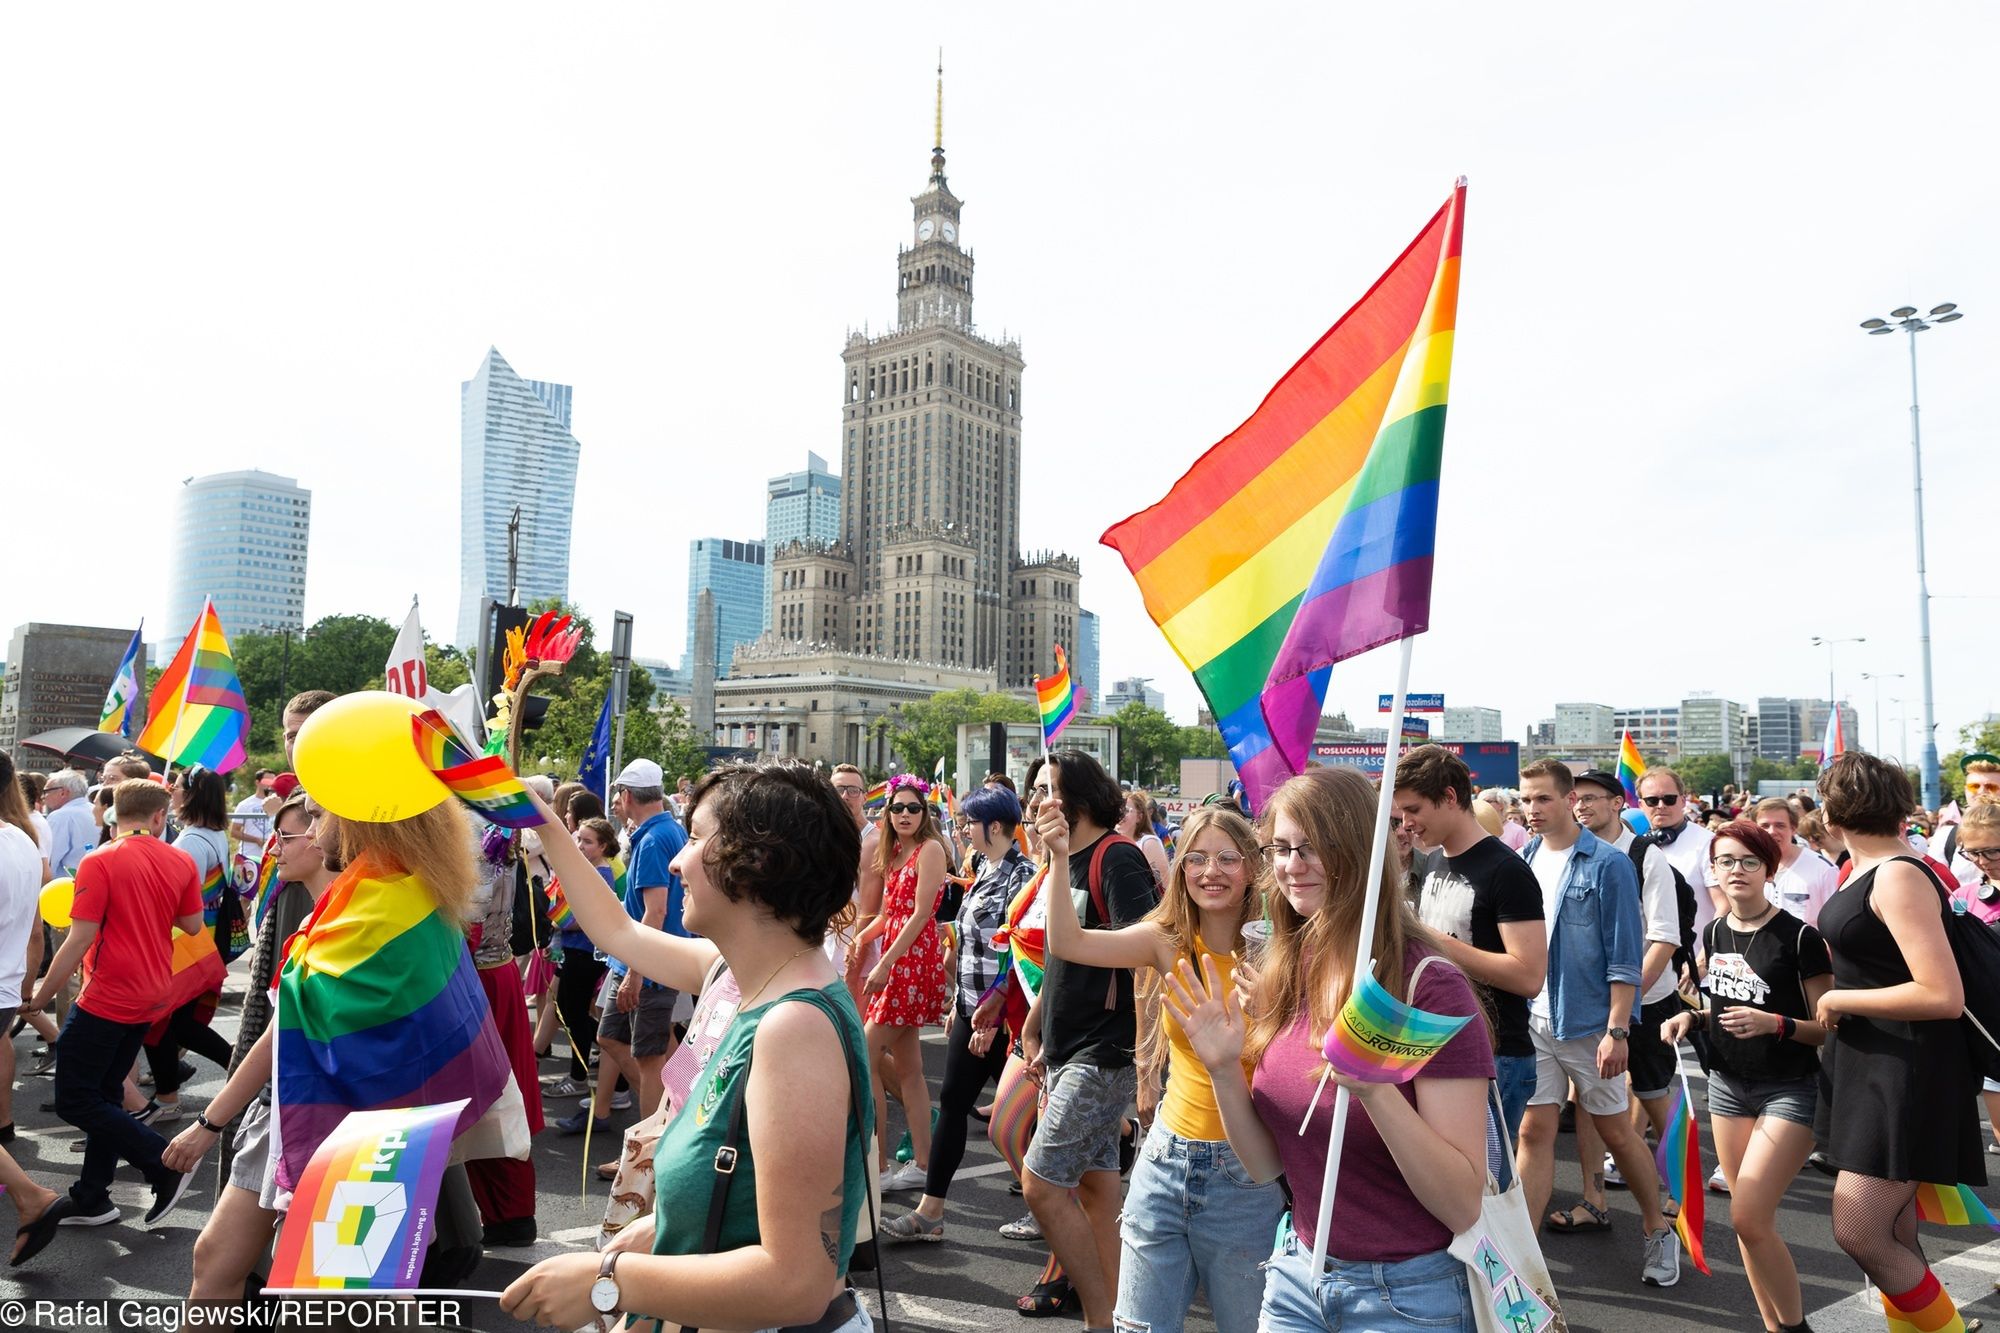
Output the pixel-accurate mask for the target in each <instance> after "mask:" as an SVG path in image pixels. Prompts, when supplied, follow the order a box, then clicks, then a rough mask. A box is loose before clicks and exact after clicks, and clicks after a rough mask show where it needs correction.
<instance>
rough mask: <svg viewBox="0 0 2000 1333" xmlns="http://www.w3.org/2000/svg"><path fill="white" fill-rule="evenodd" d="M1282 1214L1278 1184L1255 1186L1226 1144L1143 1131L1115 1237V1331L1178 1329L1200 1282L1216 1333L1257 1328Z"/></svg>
mask: <svg viewBox="0 0 2000 1333" xmlns="http://www.w3.org/2000/svg"><path fill="white" fill-rule="evenodd" d="M1284 1212H1285V1195H1284V1191H1283V1190H1282V1189H1281V1188H1279V1186H1278V1182H1277V1181H1275V1180H1272V1181H1267V1182H1265V1183H1264V1184H1262V1185H1259V1184H1257V1183H1255V1182H1254V1181H1252V1180H1251V1179H1250V1172H1249V1171H1248V1170H1246V1169H1245V1168H1244V1166H1243V1163H1242V1162H1241V1161H1239V1160H1238V1159H1237V1156H1236V1154H1235V1152H1233V1151H1232V1150H1231V1149H1230V1147H1229V1144H1228V1141H1227V1140H1210V1139H1184V1138H1182V1137H1180V1136H1179V1135H1178V1134H1175V1133H1173V1132H1171V1131H1170V1130H1168V1129H1167V1127H1166V1126H1165V1125H1162V1124H1157V1123H1156V1124H1154V1126H1153V1129H1152V1132H1151V1133H1149V1134H1147V1135H1146V1144H1145V1147H1144V1149H1143V1150H1142V1151H1141V1152H1140V1154H1139V1160H1138V1162H1137V1163H1135V1164H1134V1165H1133V1167H1132V1184H1131V1187H1130V1189H1129V1190H1128V1191H1127V1193H1126V1195H1125V1213H1124V1216H1123V1217H1122V1219H1121V1220H1120V1222H1119V1227H1118V1234H1119V1237H1120V1240H1121V1245H1122V1255H1123V1257H1122V1258H1121V1259H1120V1260H1119V1263H1118V1304H1117V1307H1116V1313H1115V1315H1114V1317H1113V1318H1112V1321H1111V1323H1112V1327H1113V1328H1115V1329H1117V1330H1119V1333H1180V1329H1181V1327H1182V1323H1183V1321H1184V1320H1185V1319H1186V1317H1187V1312H1188V1307H1189V1306H1190V1305H1192V1304H1194V1294H1195V1289H1196V1288H1197V1287H1201V1288H1203V1289H1205V1290H1206V1291H1207V1292H1208V1306H1209V1309H1211V1310H1212V1311H1214V1312H1215V1327H1216V1333H1256V1328H1257V1312H1258V1310H1259V1309H1260V1308H1261V1307H1262V1306H1263V1303H1264V1272H1263V1261H1264V1259H1265V1257H1266V1256H1267V1255H1268V1254H1269V1253H1270V1249H1271V1233H1272V1231H1273V1230H1274V1229H1275V1228H1276V1227H1277V1225H1278V1219H1279V1218H1280V1217H1282V1216H1283V1215H1284Z"/></svg>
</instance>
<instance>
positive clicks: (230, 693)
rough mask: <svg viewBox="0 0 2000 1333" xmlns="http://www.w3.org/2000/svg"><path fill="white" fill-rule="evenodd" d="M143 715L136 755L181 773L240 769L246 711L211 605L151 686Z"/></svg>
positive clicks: (204, 607)
mask: <svg viewBox="0 0 2000 1333" xmlns="http://www.w3.org/2000/svg"><path fill="white" fill-rule="evenodd" d="M146 712H147V716H146V729H145V730H144V731H142V732H140V733H139V739H138V740H137V741H136V742H135V744H137V745H138V747H139V748H140V749H142V750H146V751H148V752H150V753H152V754H156V755H159V756H160V757H161V758H162V759H165V760H166V761H167V762H168V763H170V764H174V765H176V766H178V767H181V768H190V767H192V766H194V765H195V764H200V765H201V766H202V767H203V768H207V769H211V770H213V771H214V772H217V773H227V772H229V771H230V770H231V769H233V768H239V767H241V766H242V764H243V758H244V756H243V737H244V733H245V732H247V731H248V730H249V729H250V705H249V704H247V703H245V702H244V701H243V682H242V681H240V680H238V679H237V678H236V659H235V658H234V657H233V656H231V655H230V652H229V639H228V637H227V636H225V635H224V634H223V632H222V618H221V617H220V616H218V615H216V614H215V603H214V602H211V601H206V600H205V601H203V602H202V604H201V615H200V617H199V618H198V619H196V621H195V622H194V628H193V629H191V630H189V631H188V636H187V638H185V639H183V640H181V646H180V651H178V652H176V653H175V654H174V660H173V661H171V662H169V663H167V669H166V670H165V671H163V672H161V673H160V679H159V682H158V683H157V684H155V685H154V686H153V693H152V695H151V697H150V698H149V699H148V700H147V703H146Z"/></svg>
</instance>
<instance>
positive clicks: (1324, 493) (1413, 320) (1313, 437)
mask: <svg viewBox="0 0 2000 1333" xmlns="http://www.w3.org/2000/svg"><path fill="white" fill-rule="evenodd" d="M1464 220H1465V183H1464V181H1462V180H1461V181H1460V182H1459V184H1458V187H1457V188H1456V189H1455V190H1453V191H1452V195H1451V197H1450V199H1448V200H1447V201H1446V202H1445V205H1444V207H1443V208H1440V209H1439V210H1438V211H1437V213H1436V215H1435V216H1433V217H1432V218H1431V220H1430V221H1429V222H1428V223H1427V224H1425V226H1424V229H1423V230H1422V231H1421V232H1419V233H1418V235H1417V238H1416V239H1415V240H1414V241H1412V242H1411V243H1410V246H1409V248H1408V249H1406V250H1405V251H1403V253H1402V254H1401V255H1400V256H1399V257H1398V258H1397V260H1396V262H1395V263H1394V264H1392V265H1391V266H1390V268H1389V271H1388V272H1387V273H1384V274H1383V275H1382V276H1381V277H1380V278H1379V279H1377V280H1376V282H1375V285H1374V286H1373V287H1371V288H1369V290H1368V293H1367V295H1365V296H1363V297H1362V298H1361V300H1360V301H1359V302H1358V303H1357V304H1356V305H1355V306H1354V307H1353V309H1351V310H1349V311H1348V312H1347V313H1346V314H1345V315H1343V316H1341V318H1340V321H1339V322H1338V323H1336V324H1335V325H1334V326H1333V328H1332V329H1330V330H1329V331H1328V332H1327V333H1326V334H1325V335H1324V336H1323V337H1322V338H1321V339H1320V340H1319V341H1318V342H1317V343H1315V344H1314V345H1313V347H1312V349H1311V350H1310V351H1308V352H1307V353H1306V354H1305V356H1304V357H1303V358H1301V359H1300V361H1299V362H1298V364H1297V365H1295V366H1293V367H1292V368H1291V370H1289V371H1287V372H1286V374H1285V376H1284V378H1283V379H1281V380H1279V381H1278V383H1277V385H1276V386H1275V387H1274V388H1273V389H1272V390H1271V392H1270V394H1269V395H1268V396H1266V397H1265V399H1264V401H1263V402H1262V403H1261V404H1260V405H1259V406H1258V408H1257V410H1256V411H1255V412H1254V413H1252V414H1251V416H1250V418H1249V420H1247V421H1245V422H1244V423H1243V424H1242V425H1241V426H1238V427H1237V428H1236V429H1235V430H1234V431H1233V432H1231V433H1230V434H1229V435H1228V436H1227V437H1226V438H1224V439H1223V440H1222V442H1221V443H1219V444H1217V445H1216V446H1215V447H1214V448H1212V449H1210V450H1209V451H1208V452H1207V453H1205V454H1203V455H1202V456H1201V458H1200V459H1198V460H1197V461H1196V462H1195V464H1194V466H1193V467H1191V468H1189V469H1188V471H1187V473H1186V475H1184V476H1183V477H1182V478H1181V479H1180V480H1179V481H1177V482H1175V483H1174V487H1173V489H1172V490H1171V491H1169V492H1168V493H1167V496H1166V498H1165V499H1163V500H1161V501H1160V502H1159V503H1158V504H1155V505H1153V506H1152V507H1151V508H1149V509H1145V510H1142V511H1141V512H1139V513H1137V514H1134V515H1132V516H1131V517H1130V518H1127V519H1125V520H1124V521H1123V522H1120V523H1118V524H1116V525H1115V526H1113V527H1112V528H1111V529H1110V530H1109V531H1107V532H1106V533H1105V534H1104V536H1103V538H1102V540H1103V542H1104V544H1105V545H1106V546H1109V547H1111V548H1113V549H1114V550H1116V551H1117V552H1118V553H1119V555H1120V556H1122V557H1123V558H1124V561H1125V566H1126V568H1128V569H1130V570H1131V571H1132V575H1133V577H1134V579H1136V580H1137V582H1138V584H1139V591H1140V593H1141V595H1143V596H1144V598H1145V601H1146V610H1147V613H1148V614H1150V615H1151V616H1152V617H1153V620H1154V622H1155V623H1156V624H1158V625H1159V627H1160V630H1161V632H1162V633H1164V634H1165V635H1166V637H1167V641H1168V642H1169V643H1171V644H1172V645H1173V647H1174V651H1175V652H1177V653H1179V654H1180V656H1181V660H1182V661H1183V662H1185V663H1187V665H1188V668H1189V670H1191V671H1192V672H1193V673H1194V678H1195V683H1196V684H1197V685H1199V686H1200V687H1201V692H1202V694H1203V696H1204V697H1206V698H1207V700H1208V703H1209V707H1210V708H1211V709H1212V710H1213V711H1214V713H1215V716H1216V718H1217V719H1218V720H1219V722H1220V725H1221V728H1222V735H1223V739H1224V740H1226V741H1227V742H1228V744H1229V753H1230V757H1231V758H1232V759H1234V760H1235V762H1236V768H1237V771H1238V772H1239V773H1240V774H1241V775H1242V777H1243V781H1244V783H1245V785H1246V786H1247V787H1248V789H1249V792H1250V797H1251V800H1252V802H1253V803H1254V804H1259V805H1261V803H1262V802H1263V800H1264V798H1265V796H1266V795H1268V794H1269V793H1270V792H1271V791H1272V790H1273V789H1274V788H1276V787H1277V786H1278V784H1279V783H1281V782H1283V781H1284V780H1285V779H1286V778H1287V777H1289V776H1291V775H1292V774H1293V773H1296V772H1299V771H1300V770H1301V769H1302V768H1303V767H1304V766H1305V764H1306V762H1307V758H1308V756H1309V755H1310V752H1311V748H1312V738H1313V732H1314V731H1315V729H1316V728H1317V727H1318V725H1319V716H1320V707H1321V703H1322V702H1323V700H1324V699H1325V697H1326V685H1327V680H1328V678H1329V677H1330V676H1331V675H1332V670H1333V664H1334V663H1335V662H1338V661H1340V660H1342V659H1343V658H1348V657H1352V656H1354V655H1356V654H1358V653H1362V652H1366V651H1367V650H1368V649H1370V648H1374V647H1376V646H1378V645H1380V644H1384V643H1389V642H1392V641H1394V640H1396V639H1402V638H1406V637H1408V636H1409V635H1412V634H1418V633H1421V632H1422V631H1423V630H1425V629H1426V628H1428V627H1429V623H1430V590H1431V557H1432V553H1433V550H1434V548H1435V546H1436V536H1437V505H1438V477H1439V471H1440V464H1441V460H1442V456H1443V447H1444V419H1445V399H1446V396H1447V390H1448V388H1449V385H1450V379H1451V354H1452V342H1453V332H1454V329H1455V327H1456V325H1457V315H1458V269H1459V251H1460V248H1461V242H1462V239H1463V235H1464Z"/></svg>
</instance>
